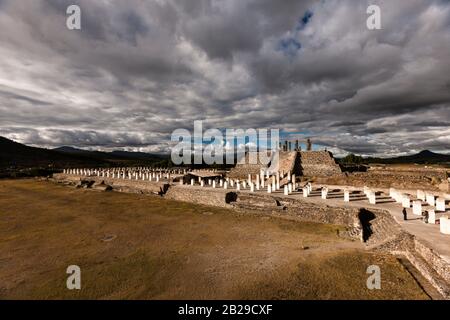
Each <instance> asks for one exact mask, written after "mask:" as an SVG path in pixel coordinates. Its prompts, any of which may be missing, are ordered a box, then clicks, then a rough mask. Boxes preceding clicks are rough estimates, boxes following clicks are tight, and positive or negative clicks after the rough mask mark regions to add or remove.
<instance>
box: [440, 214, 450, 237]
mask: <svg viewBox="0 0 450 320" xmlns="http://www.w3.org/2000/svg"><path fill="white" fill-rule="evenodd" d="M439 221H440V231H441V233H442V234H450V220H449V219H448V218H447V217H441V218H440V219H439Z"/></svg>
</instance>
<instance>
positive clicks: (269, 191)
mask: <svg viewBox="0 0 450 320" xmlns="http://www.w3.org/2000/svg"><path fill="white" fill-rule="evenodd" d="M267 193H272V188H271V187H270V184H269V185H268V186H267Z"/></svg>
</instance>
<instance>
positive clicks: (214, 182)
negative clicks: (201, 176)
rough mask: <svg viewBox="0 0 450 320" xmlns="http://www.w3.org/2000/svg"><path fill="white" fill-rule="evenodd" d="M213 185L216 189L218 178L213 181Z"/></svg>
mask: <svg viewBox="0 0 450 320" xmlns="http://www.w3.org/2000/svg"><path fill="white" fill-rule="evenodd" d="M212 187H213V188H214V189H215V188H216V179H214V180H213V182H212Z"/></svg>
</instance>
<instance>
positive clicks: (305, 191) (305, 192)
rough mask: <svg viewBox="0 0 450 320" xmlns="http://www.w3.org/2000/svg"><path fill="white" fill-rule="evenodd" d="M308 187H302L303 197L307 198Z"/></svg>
mask: <svg viewBox="0 0 450 320" xmlns="http://www.w3.org/2000/svg"><path fill="white" fill-rule="evenodd" d="M308 193H309V192H308V188H307V187H303V197H304V198H307V197H308Z"/></svg>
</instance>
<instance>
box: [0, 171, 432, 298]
mask: <svg viewBox="0 0 450 320" xmlns="http://www.w3.org/2000/svg"><path fill="white" fill-rule="evenodd" d="M337 229H338V227H336V226H330V225H321V224H314V223H299V222H292V221H286V220H282V219H277V218H271V217H263V216H257V215H251V214H245V215H243V214H238V213H235V212H233V211H230V210H226V209H218V208H211V207H205V206H198V205H194V204H187V203H181V202H176V201H169V200H165V199H163V198H159V197H156V196H145V195H136V194H124V193H101V192H95V191H90V190H81V189H73V188H70V187H64V186H59V185H55V184H53V183H51V182H38V181H34V180H14V181H13V180H3V181H1V180H0V298H1V299H216V298H222V299H426V298H427V296H426V295H425V294H424V293H423V291H422V290H421V289H420V288H419V286H418V285H417V284H416V282H415V281H414V280H413V278H412V277H411V276H410V275H409V273H408V272H407V271H406V270H405V269H404V268H403V267H402V266H401V265H400V264H399V263H398V262H397V260H396V259H395V258H394V257H391V256H388V255H382V254H375V253H370V252H366V251H364V250H363V249H362V247H361V244H360V243H358V242H352V241H348V240H344V239H341V238H338V237H337V235H336V234H337ZM373 264H376V265H378V266H380V268H381V279H382V282H381V285H382V289H381V290H368V289H367V287H366V280H367V277H368V275H367V274H366V269H367V267H368V266H369V265H373ZM69 265H78V266H80V268H81V285H82V289H81V290H68V289H67V288H66V279H67V276H68V275H67V274H66V268H67V267H68V266H69Z"/></svg>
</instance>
